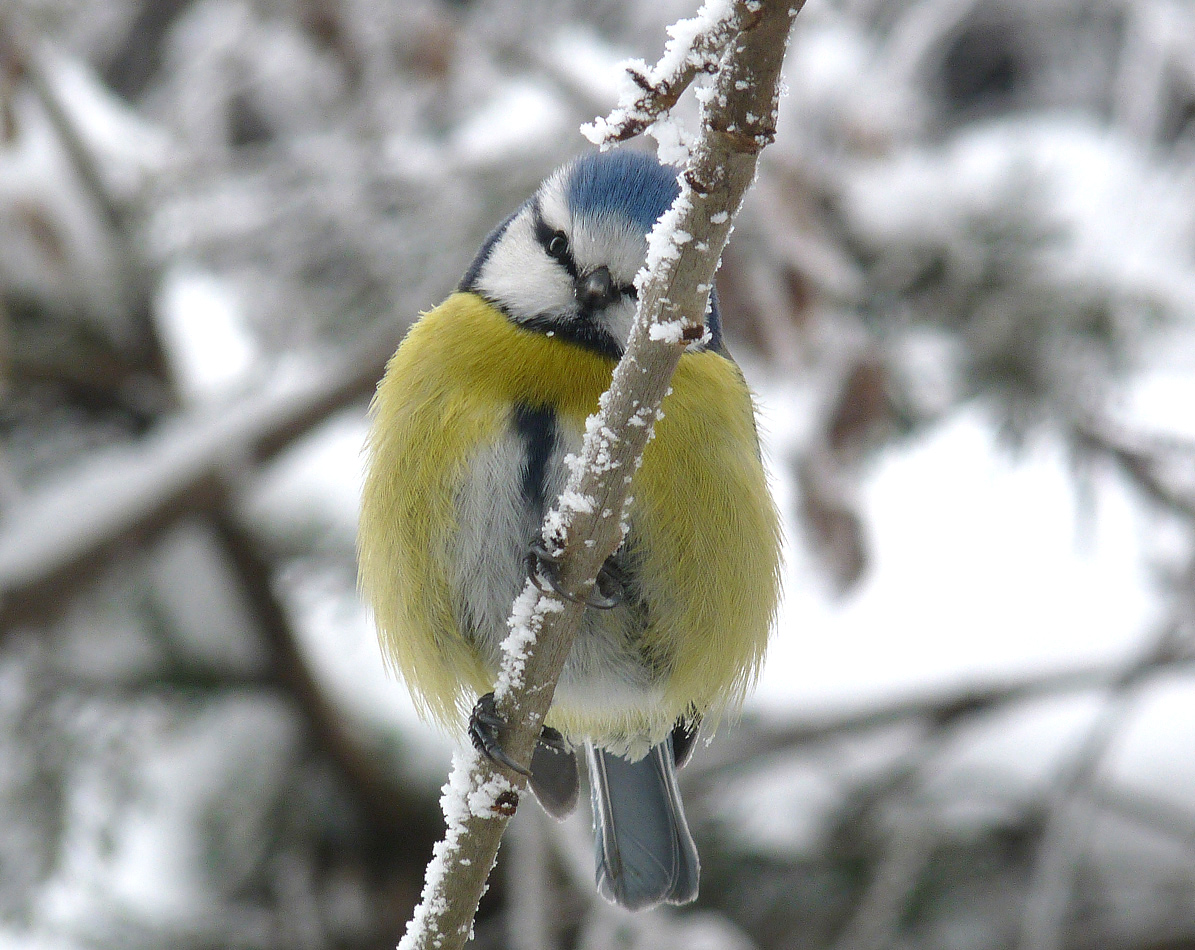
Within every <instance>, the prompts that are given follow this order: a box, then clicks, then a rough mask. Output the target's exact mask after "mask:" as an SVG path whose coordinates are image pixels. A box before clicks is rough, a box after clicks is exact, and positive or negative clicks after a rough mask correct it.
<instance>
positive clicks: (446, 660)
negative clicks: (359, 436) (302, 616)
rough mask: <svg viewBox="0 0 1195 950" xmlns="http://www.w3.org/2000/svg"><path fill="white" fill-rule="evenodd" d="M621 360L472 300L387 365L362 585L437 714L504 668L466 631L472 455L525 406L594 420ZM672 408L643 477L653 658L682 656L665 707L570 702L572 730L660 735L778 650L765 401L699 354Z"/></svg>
mask: <svg viewBox="0 0 1195 950" xmlns="http://www.w3.org/2000/svg"><path fill="white" fill-rule="evenodd" d="M614 365H615V364H614V361H613V360H610V359H608V358H606V357H603V356H600V355H597V354H595V353H591V352H589V351H587V350H584V349H581V348H580V347H577V346H574V345H572V344H569V343H565V342H562V341H560V340H557V339H555V338H552V337H548V336H546V335H544V334H541V333H535V332H531V331H528V330H524V329H521V328H519V327H516V326H515V325H513V324H512V323H511V322H510V321H509V320H508V319H507V318H506V317H505V316H504V315H503V314H502V313H501V312H499V311H498V310H496V309H494V308H493V307H491V306H490V305H489V304H487V303H486V302H485V301H484V300H482V299H481V298H480V297H478V296H476V295H475V294H471V293H457V294H453V295H452V296H451V297H449V298H448V299H447V300H446V301H445V302H444V303H443V304H441V305H440V306H439V307H437V308H435V309H434V310H432V311H430V312H429V313H427V314H425V315H424V316H423V317H422V318H421V319H420V320H419V322H417V323H416V324H415V325H414V326H413V327H412V328H411V330H410V332H409V333H408V334H407V337H406V339H405V340H404V341H403V343H402V345H401V346H400V347H399V349H398V351H397V352H396V353H395V354H394V356H393V358H392V359H391V360H390V363H389V365H388V366H387V368H386V375H385V378H384V379H383V380H382V382H381V384H380V385H379V387H378V391H377V394H376V396H375V397H374V401H373V405H372V407H371V414H372V417H373V421H372V428H371V433H370V438H369V443H368V447H367V452H368V474H367V477H366V482H365V489H364V495H363V499H362V510H361V527H360V532H359V541H358V545H359V563H360V583H361V588H362V591H363V593H364V594H365V596H366V597H367V599H368V601H369V602H370V603H371V604H372V605H373V609H374V613H375V617H376V621H377V625H378V630H379V635H380V637H381V640H382V644H383V647H384V652H385V654H386V657H387V659H388V660H389V662H390V663H391V664H392V665H393V666H394V667H395V668H396V669H397V670H398V671H399V672H400V673H401V674H402V676H403V678H404V680H405V681H406V683H407V685H408V687H409V688H410V690H411V693H412V695H413V696H414V698H415V701H416V704H417V706H418V707H419V709H420V711H421V712H422V713H424V714H425V715H430V716H431V717H432V718H434V719H436V720H438V721H439V722H441V723H442V724H444V725H446V726H448V727H450V728H455V727H457V726H459V724H460V722H461V719H460V718H459V717H460V714H461V713H462V712H464V711H466V710H467V709H468V708H469V707H470V706H471V705H472V702H473V700H474V698H475V696H476V695H477V694H480V693H483V692H486V691H488V690H489V689H491V688H492V686H493V681H494V678H495V676H496V673H497V671H496V670H493V669H487V668H486V665H485V663H484V662H483V660H482V659H481V658H480V656H479V655H478V653H477V652H476V651H475V650H474V649H473V647H472V646H471V645H470V643H469V641H468V640H466V638H465V637H464V636H462V634H461V633H460V632H459V631H458V629H457V627H456V624H455V621H454V611H453V603H452V591H451V589H450V584H449V580H448V576H449V571H448V561H447V559H448V557H449V551H450V550H451V547H452V539H453V537H454V535H455V532H456V530H457V525H456V520H455V517H456V516H455V511H454V499H455V497H456V495H457V492H458V490H459V488H460V486H461V484H462V479H463V478H464V477H465V474H466V473H467V471H468V465H469V462H470V459H471V458H472V457H473V455H474V453H476V452H478V451H480V450H482V449H484V448H486V447H489V446H491V445H492V444H493V443H494V441H495V440H496V439H498V438H499V437H500V436H502V434H503V433H504V432H505V428H506V426H508V425H509V419H510V412H511V407H512V405H514V404H515V403H520V402H521V403H526V404H529V405H533V406H551V407H552V408H554V409H555V411H556V412H557V414H558V415H559V416H561V417H562V418H563V419H565V420H570V421H572V422H573V423H574V424H576V425H578V426H579V425H582V424H583V423H584V420H585V418H586V417H587V416H588V415H590V414H591V413H593V412H595V411H596V410H597V404H598V398H599V397H600V395H601V394H602V393H603V392H604V391H605V390H606V389H607V388H608V387H609V384H610V378H611V374H612V372H613V369H614ZM663 411H664V418H663V419H661V420H659V421H658V422H657V423H656V426H655V438H654V440H653V441H652V442H650V443H649V444H648V447H647V451H646V453H645V454H644V459H643V466H642V468H641V469H640V470H639V472H638V473H637V474H636V476H635V481H634V483H633V484H632V486H631V491H632V494H633V495H634V503H633V505H632V508H631V523H632V533H633V535H634V538H635V543H636V550H638V551H640V552H642V558H641V560H642V566H641V569H640V570H639V572H638V573H637V575H636V579H637V582H638V585H639V588H640V591H641V594H642V598H643V600H644V602H645V603H646V604H647V605H648V612H649V622H648V626H647V628H646V630H645V631H644V632H643V645H644V652H645V653H646V654H647V655H648V656H651V657H658V658H660V660H661V661H662V662H663V663H664V666H665V668H664V669H662V670H661V683H660V687H661V688H660V689H659V690H658V691H657V694H658V696H659V703H658V707H657V708H653V709H644V710H643V711H642V716H641V717H637V721H635V722H625V721H619V722H617V723H615V722H603V721H602V718H601V717H602V712H601V710H586V709H579V708H578V709H570V708H554V709H553V715H552V717H551V720H552V721H554V722H555V723H556V724H557V725H558V726H560V727H561V728H562V729H564V731H565V732H566V733H569V734H572V735H586V736H591V737H592V736H600V735H602V734H621V733H623V732H625V731H626V730H627V729H632V730H638V731H641V732H642V733H643V734H644V735H648V734H650V735H651V737H652V740H653V741H657V740H658V739H659V738H660V737H661V736H662V735H663V734H664V733H665V732H666V731H667V729H668V728H670V727H671V724H672V723H673V722H674V721H675V720H676V719H677V718H678V717H680V716H684V715H688V714H690V713H691V712H694V711H695V712H700V713H707V712H713V713H717V712H718V711H720V710H721V709H723V708H725V707H727V706H734V705H736V704H737V703H738V702H739V701H740V700H741V699H742V696H743V694H744V691H745V689H746V688H747V686H748V685H749V684H750V683H751V681H752V680H753V678H754V677H755V675H756V674H757V673H758V671H759V667H760V664H761V662H762V659H763V653H764V648H765V646H766V642H767V637H768V632H769V628H770V626H771V622H772V619H773V613H774V610H775V605H776V601H777V597H778V590H779V576H778V575H779V530H780V529H779V519H778V517H777V514H776V511H775V507H774V505H773V502H772V499H771V495H770V493H769V492H768V489H767V484H766V480H765V476H764V472H763V468H762V465H761V463H760V459H759V454H758V447H757V442H756V436H755V425H754V413H753V408H752V404H751V397H750V393H749V392H748V390H747V387H746V384H745V383H744V381H743V379H742V376H741V374H740V372H739V370H738V367H737V366H735V364H734V363H733V362H731V361H730V360H728V359H726V358H724V357H722V356H720V355H718V354H716V353H713V352H702V353H688V354H686V355H685V356H683V357H682V358H681V361H680V364H679V366H678V368H677V371H676V374H675V375H674V377H673V380H672V393H671V395H669V396H668V397H667V398H666V399H665V401H664V407H663ZM558 706H559V704H558ZM624 718H625V717H624Z"/></svg>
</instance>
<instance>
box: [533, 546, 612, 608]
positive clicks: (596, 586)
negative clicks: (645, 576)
mask: <svg viewBox="0 0 1195 950" xmlns="http://www.w3.org/2000/svg"><path fill="white" fill-rule="evenodd" d="M524 563H525V565H526V567H527V576H528V577H529V578H530V579H531V583H533V584H534V585H535V586H536V587H538V588H539V589H540V590H541V591H543V592H544V593H545V594H557V595H559V596H560V597H563V598H564V599H565V600H567V601H571V602H572V603H574V604H584V605H585V606H586V607H593V608H594V609H595V610H611V609H613V608H614V607H617V606H618V605H619V604H622V603H624V602H625V601H626V575H625V574H624V573H623V572H622V570H621V569H620V568H619V567H618V565H617V564H615V563H614V559H613V558H612V557H610V558H606V563H605V564H603V565H602V569H601V570H600V571H598V576H597V579H596V580H595V581H594V583H593V589H592V590H590V592H589V596H588V597H585V598H583V599H582V598H580V597H577V596H576V595H575V594H570V593H569V592H568V591H566V590H564V589H563V588H562V587H561V586H560V580H559V577H558V576H557V568H558V567H559V566H560V558H559V557H558V556H557V555H555V554H552V553H550V552H549V551H548V549H547V548H546V547H544V544H543V541H541V540H538V539H537V540H535V541H533V542H531V549H530V550H529V551H528V552H527V557H526V558H525V559H524Z"/></svg>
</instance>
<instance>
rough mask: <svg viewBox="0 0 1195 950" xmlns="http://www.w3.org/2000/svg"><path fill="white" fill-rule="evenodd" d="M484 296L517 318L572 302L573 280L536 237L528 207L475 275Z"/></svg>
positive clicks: (556, 309) (551, 310)
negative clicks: (545, 250)
mask: <svg viewBox="0 0 1195 950" xmlns="http://www.w3.org/2000/svg"><path fill="white" fill-rule="evenodd" d="M476 287H477V289H478V290H479V291H480V292H481V293H482V295H483V296H485V297H487V298H489V299H490V300H493V301H495V302H497V303H499V304H501V305H502V306H503V307H505V308H506V310H507V311H509V312H510V313H511V314H512V315H514V316H515V317H516V318H517V317H534V316H538V315H540V314H548V313H557V312H559V311H561V310H563V309H565V308H567V307H569V306H571V305H572V303H573V282H572V279H571V278H570V277H569V275H568V272H567V271H565V270H564V268H562V267H561V266H560V265H559V264H557V263H556V262H555V261H553V260H552V259H551V258H550V257H548V255H547V254H545V253H544V249H543V247H542V246H540V243H539V241H537V240H536V239H535V231H534V225H533V223H532V215H531V211H530V209H528V210H526V211H524V212H523V213H522V214H520V215H519V216H518V217H517V218H515V219H514V220H513V221H512V222H511V223H510V225H509V226H508V227H507V229H506V233H505V234H503V235H502V237H501V238H499V240H498V242H497V243H496V244H495V245H494V247H493V248H492V249H491V251H490V256H489V258H488V259H487V260H486V262H485V263H484V264H483V265H482V266H481V272H480V273H479V274H478V275H477V282H476Z"/></svg>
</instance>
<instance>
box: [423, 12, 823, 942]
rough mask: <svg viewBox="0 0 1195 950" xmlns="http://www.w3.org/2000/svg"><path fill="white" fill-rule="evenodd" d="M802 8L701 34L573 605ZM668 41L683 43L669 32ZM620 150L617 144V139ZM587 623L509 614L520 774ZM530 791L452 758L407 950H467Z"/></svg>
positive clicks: (657, 397)
mask: <svg viewBox="0 0 1195 950" xmlns="http://www.w3.org/2000/svg"><path fill="white" fill-rule="evenodd" d="M800 6H801V0H763V2H761V0H740V2H736V3H734V5H733V6H732V7H731V8H730V9H728V10H727V11H726V13H725V14H724V15H723V16H722V17H721V18H720V19H719V20H718V21H715V20H714V18H713V17H711V16H710V15H709V14H708V13H705V14H704V16H705V22H708V23H709V24H710V25H709V26H708V27H707V28H706V29H703V30H702V29H698V30H695V31H694V33H693V35H694V37H695V38H696V37H697V36H705V35H711V36H712V35H715V34H717V35H725V37H726V42H725V43H724V44H723V45H724V47H725V50H726V51H725V53H724V54H723V55H722V56H721V59H720V62H719V64H718V67H717V71H716V78H715V81H714V85H715V88H714V90H713V95H711V96H709V97H708V99H706V101H705V103H704V105H703V107H702V128H701V138H700V140H699V141H698V143H697V146H696V148H695V149H694V151H693V154H692V157H691V159H690V160H689V162H688V163H687V165H686V167H685V169H684V171H683V173H682V175H681V178H680V185H681V190H680V194H679V196H678V197H677V199H676V201H675V202H674V204H673V206H672V208H671V209H670V210H669V211H668V212H666V213H665V214H664V216H663V217H662V218H661V219H660V221H659V222H657V224H656V227H655V229H654V230H653V232H652V234H651V236H650V237H649V240H648V262H647V267H646V268H645V272H644V273H641V274H640V277H639V278H638V279H637V285H638V287H639V295H640V309H639V315H638V318H637V319H636V321H635V325H634V327H633V329H632V331H631V335H630V339H629V341H628V343H627V348H626V353H625V355H624V357H623V359H622V360H621V362H620V363H619V364H618V367H617V368H616V370H615V372H614V378H613V381H612V383H611V386H610V389H609V391H608V392H607V393H606V394H605V395H604V396H603V397H602V400H601V403H600V411H599V413H598V414H597V415H596V416H595V417H592V418H591V419H590V421H589V424H588V425H587V431H586V436H585V442H584V447H583V450H582V463H581V465H580V466H579V467H578V468H577V470H576V471H575V472H574V474H573V477H572V478H571V479H570V481H569V485H568V488H567V489H566V490H565V492H564V494H563V495H562V496H561V498H560V500H559V501H558V502H557V504H556V506H555V507H554V509H553V510H552V511H551V512H550V513H549V515H548V517H547V518H546V519H545V523H544V541H545V543H546V545H547V547H548V549H549V550H550V551H553V552H554V553H559V554H560V555H561V556H562V563H561V567H560V582H561V585H562V588H563V589H564V590H566V591H569V592H572V593H576V592H585V591H588V590H589V589H590V588H591V587H592V585H593V583H594V579H595V578H596V577H597V574H598V571H599V569H600V568H601V566H602V564H603V563H604V562H605V560H606V558H607V557H609V556H610V555H611V554H612V553H614V551H615V550H616V549H617V547H618V545H619V544H620V543H621V542H622V539H623V524H624V521H625V518H624V516H625V509H626V504H627V500H628V492H629V488H630V483H631V480H632V473H634V472H635V470H636V469H637V468H638V463H639V460H640V459H641V458H642V455H643V450H644V448H645V447H646V445H647V442H648V439H649V438H650V432H651V424H652V423H653V422H654V420H655V419H656V418H657V414H658V413H659V410H660V406H661V404H662V402H663V400H664V396H665V394H666V393H667V391H668V382H669V380H670V379H671V376H672V372H673V370H674V369H675V368H676V365H677V363H678V362H679V360H680V357H681V354H682V353H683V352H684V348H685V346H686V345H687V343H689V342H692V341H695V340H699V339H701V338H702V336H703V334H704V333H705V327H704V315H705V311H706V306H707V303H708V299H709V293H710V288H711V287H712V286H713V277H714V272H715V270H716V269H717V264H718V260H719V258H720V256H721V254H722V250H723V248H724V247H725V245H726V240H727V238H728V237H729V234H730V227H731V220H732V218H733V216H734V215H735V214H736V213H737V212H738V209H739V206H740V204H741V203H742V200H743V196H744V194H745V193H746V191H747V188H748V187H749V186H750V184H751V182H752V181H753V179H754V177H755V170H756V162H757V160H758V156H759V152H760V151H761V150H762V149H763V148H764V146H766V145H767V144H768V143H769V142H771V141H772V139H773V138H774V135H775V115H776V107H777V100H778V96H779V81H780V68H781V65H782V63H783V60H784V52H785V49H786V47H787V43H788V35H789V32H790V29H791V24H792V19H793V17H795V16H796V14H797V11H798V10H799V9H800ZM704 11H705V8H703V12H704ZM701 17H702V14H699V19H701ZM674 41H675V42H677V43H679V42H680V40H679V39H678V37H677V34H676V32H675V31H674ZM709 56H710V54H709V52H708V51H702V50H700V49H699V50H698V51H697V52H696V54H695V55H693V56H682V55H681V52H680V50H679V49H678V48H675V47H674V46H673V45H671V44H670V46H669V53H668V54H666V59H668V58H669V57H670V58H671V59H672V60H675V61H676V62H677V63H678V65H679V64H680V61H681V60H683V61H684V62H685V63H688V64H689V66H685V67H683V68H682V72H683V71H684V70H685V69H688V68H689V67H690V66H691V67H692V69H693V70H694V72H693V73H692V75H695V74H696V73H695V70H696V68H697V66H696V64H698V63H701V62H704V61H706V60H707V59H708V58H709ZM663 65H664V66H665V67H666V68H667V67H668V63H667V62H665V63H664V64H663ZM658 68H659V67H658ZM691 78H692V76H691V75H690V79H691ZM609 125H610V123H609V122H606V123H605V126H607V127H608V126H609ZM620 137H622V136H621V133H614V132H611V136H610V138H611V139H614V138H620ZM578 600H581V601H583V600H584V598H583V597H581V598H578ZM583 611H584V607H583V606H582V605H581V604H580V603H577V602H572V601H569V600H566V599H564V598H562V597H560V596H557V595H555V594H545V593H543V592H541V591H540V590H538V589H537V588H536V587H534V586H533V585H532V584H530V583H528V585H527V587H526V588H525V589H524V592H523V594H522V595H521V596H520V597H519V598H518V600H516V602H515V605H514V610H513V614H512V618H511V625H512V634H511V636H510V637H508V638H507V641H506V643H505V644H504V645H503V648H504V654H505V658H504V662H503V667H502V671H501V675H500V678H499V682H498V684H497V687H496V689H495V697H496V702H497V710H498V713H499V715H500V716H502V718H503V719H504V720H505V721H506V722H507V723H509V724H510V728H509V729H508V731H507V733H506V734H505V735H504V742H503V745H504V748H505V750H506V752H507V753H508V755H510V756H511V758H513V759H514V760H515V761H516V762H519V763H521V764H523V765H526V764H527V763H529V762H530V760H531V753H532V750H533V748H534V745H535V742H536V739H537V738H538V736H539V733H540V728H541V726H542V723H543V721H544V717H545V716H546V715H547V712H548V708H549V706H550V705H551V703H552V696H553V692H554V690H555V684H556V680H557V678H558V677H559V675H560V671H561V669H562V668H563V666H564V662H565V659H566V657H567V656H568V652H569V648H570V647H571V645H572V639H573V636H574V634H575V632H576V629H577V627H578V625H579V623H580V620H581V616H582V613H583ZM522 786H523V779H521V778H519V777H517V776H514V775H512V774H510V773H505V772H504V771H503V770H501V769H499V768H498V767H497V766H496V765H495V764H494V763H492V762H490V761H489V760H486V759H483V758H481V757H480V756H477V755H476V754H474V753H472V752H466V753H464V754H461V755H458V757H457V761H456V763H455V764H454V768H453V772H452V775H451V777H450V778H449V783H448V785H447V786H446V788H445V794H444V799H443V804H444V808H445V816H446V817H447V819H448V824H449V828H448V832H447V834H446V836H445V839H444V841H442V842H440V844H439V845H437V848H436V854H435V857H434V858H433V861H432V863H431V864H430V865H429V867H428V873H427V880H426V883H425V886H424V891H423V897H422V900H421V902H420V906H419V907H418V908H416V911H415V916H414V918H413V919H412V921H411V924H410V925H409V926H408V929H407V933H406V936H405V937H404V938H403V941H402V943H401V944H400V947H402V948H404V950H415V948H426V950H430V948H433V947H434V948H436V950H453V948H458V947H460V946H462V945H463V944H464V942H465V940H466V938H467V937H468V934H469V932H470V929H471V927H472V920H473V917H474V915H475V913H476V910H477V902H478V900H479V899H480V897H481V893H482V889H483V888H484V886H485V880H486V877H487V876H488V874H489V871H490V869H491V868H492V867H493V864H494V860H495V858H496V856H497V852H498V843H499V841H500V839H501V836H502V832H503V831H504V830H505V827H506V823H507V821H508V820H509V818H510V815H511V814H513V812H514V810H515V808H516V807H517V804H518V793H519V791H520V790H521V789H522Z"/></svg>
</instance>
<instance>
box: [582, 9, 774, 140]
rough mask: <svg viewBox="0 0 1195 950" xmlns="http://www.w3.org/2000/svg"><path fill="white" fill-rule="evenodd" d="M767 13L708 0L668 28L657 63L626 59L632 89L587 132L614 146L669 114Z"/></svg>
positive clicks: (590, 137) (595, 138)
mask: <svg viewBox="0 0 1195 950" xmlns="http://www.w3.org/2000/svg"><path fill="white" fill-rule="evenodd" d="M762 16H763V4H762V3H761V2H754V3H743V2H739V3H734V4H731V3H729V2H728V0H706V3H705V4H704V5H703V6H702V7H701V9H700V10H699V11H698V12H697V16H695V17H693V18H692V19H689V20H680V21H678V22H677V23H674V24H673V25H672V26H670V27H669V28H668V35H669V37H670V39H669V40H668V43H667V45H666V46H665V47H664V55H663V57H661V59H660V61H659V62H658V63H656V64H655V65H654V66H648V65H647V64H646V63H644V62H643V61H642V60H632V61H631V62H629V63H627V64H626V71H627V79H628V80H629V82H628V83H627V88H626V89H625V90H624V91H623V93H622V95H621V96H620V97H619V101H618V105H617V106H615V107H614V109H613V110H612V111H611V113H610V114H609V115H608V116H604V117H602V116H599V117H598V118H597V119H595V120H594V121H593V122H592V123H590V124H588V125H586V126H584V127H583V128H582V130H581V131H582V132H583V133H584V135H585V136H586V137H587V138H588V139H589V140H590V141H591V142H593V144H594V145H602V146H607V145H612V144H614V143H615V142H625V141H626V140H627V139H632V138H634V137H635V136H636V135H640V134H642V133H643V132H646V131H648V129H649V128H650V127H651V126H652V125H653V124H654V123H655V122H656V120H657V119H660V118H662V117H663V116H665V115H667V114H668V111H669V110H670V109H671V108H672V107H673V106H674V105H676V102H677V100H678V99H680V97H681V95H682V94H683V93H684V91H685V90H686V89H688V88H689V85H690V84H691V83H692V82H693V80H694V78H695V77H696V76H697V75H699V74H700V73H713V72H714V71H715V70H717V69H718V64H719V62H720V61H721V59H722V54H723V52H724V51H725V49H726V47H727V45H728V44H729V43H730V41H731V40H732V39H734V38H735V37H736V36H738V35H739V34H740V33H742V32H744V31H745V30H749V29H752V28H753V27H754V26H755V25H756V24H757V23H758V22H759V20H760V18H761V17H762Z"/></svg>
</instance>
